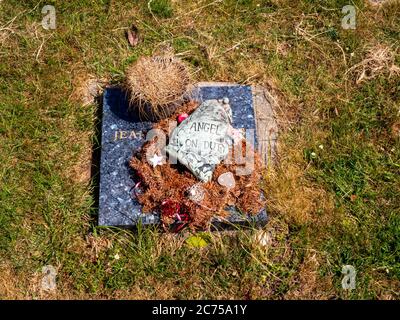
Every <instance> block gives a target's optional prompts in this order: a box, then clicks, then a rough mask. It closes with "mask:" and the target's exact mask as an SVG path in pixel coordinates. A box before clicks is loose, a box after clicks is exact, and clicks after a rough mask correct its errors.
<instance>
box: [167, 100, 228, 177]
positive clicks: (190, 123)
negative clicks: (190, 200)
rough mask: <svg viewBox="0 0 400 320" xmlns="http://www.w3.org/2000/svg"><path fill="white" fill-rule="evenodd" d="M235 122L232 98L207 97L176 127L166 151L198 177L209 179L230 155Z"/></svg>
mask: <svg viewBox="0 0 400 320" xmlns="http://www.w3.org/2000/svg"><path fill="white" fill-rule="evenodd" d="M231 123H232V110H231V108H230V106H229V99H228V98H224V99H222V100H220V101H218V100H206V101H204V102H203V103H202V104H201V105H200V106H199V107H198V108H197V109H196V110H195V111H194V112H193V113H192V114H191V115H190V116H189V117H188V118H187V119H186V120H184V121H183V122H182V123H181V124H180V125H179V126H178V127H176V128H175V129H174V131H173V132H172V134H171V138H170V143H169V145H168V146H167V147H166V150H167V152H168V153H169V155H170V157H171V156H172V157H173V158H176V159H177V160H178V161H179V162H180V163H182V164H183V165H185V166H186V167H187V168H188V169H190V171H192V172H193V174H194V175H195V176H196V177H197V178H199V179H200V180H201V181H203V182H208V181H210V180H211V178H212V174H213V171H214V169H215V166H216V165H217V164H219V163H220V162H221V161H222V160H224V159H225V158H226V156H227V155H228V152H229V145H230V141H231V138H230V136H229V132H230V130H229V129H230V128H231Z"/></svg>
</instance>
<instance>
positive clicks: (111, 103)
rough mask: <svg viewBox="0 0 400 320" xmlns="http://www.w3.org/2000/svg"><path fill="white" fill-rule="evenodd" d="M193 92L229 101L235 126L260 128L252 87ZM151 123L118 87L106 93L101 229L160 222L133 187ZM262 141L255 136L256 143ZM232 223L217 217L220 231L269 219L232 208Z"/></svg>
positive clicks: (200, 88) (203, 97)
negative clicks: (137, 156)
mask: <svg viewBox="0 0 400 320" xmlns="http://www.w3.org/2000/svg"><path fill="white" fill-rule="evenodd" d="M194 91H195V92H194V93H193V94H194V96H196V97H197V98H198V99H200V100H201V101H204V100H208V99H220V98H222V97H228V98H229V101H230V106H231V108H232V123H233V127H235V128H244V129H256V120H255V112H254V106H253V93H252V88H251V87H250V86H240V85H221V86H208V85H201V86H198V87H197V88H196V89H195V90H194ZM151 128H152V123H151V122H146V121H141V120H140V119H139V118H138V116H137V115H135V114H132V113H131V112H129V111H128V102H127V99H126V97H125V95H124V93H123V91H121V89H119V88H107V89H106V90H105V92H104V100H103V112H102V134H101V159H100V195H99V217H98V224H99V225H100V226H119V227H133V226H135V225H136V224H137V223H138V222H139V221H141V223H142V224H144V225H149V224H158V223H159V221H160V219H159V216H158V215H157V214H143V213H142V210H141V209H142V208H141V205H140V204H139V203H138V202H137V200H136V198H135V196H134V193H133V186H134V185H135V180H134V179H135V178H134V176H133V172H132V171H131V169H130V168H129V160H130V158H131V157H132V155H133V153H134V152H135V151H138V150H139V149H140V147H141V146H142V145H143V143H144V142H145V136H146V132H147V131H148V130H150V129H151ZM257 140H258V138H257V137H255V144H256V145H257ZM228 211H229V212H230V213H231V214H230V215H229V217H228V218H227V219H222V218H215V219H214V221H213V224H214V225H215V226H216V227H224V226H228V225H230V224H248V223H252V224H260V225H263V224H265V223H266V221H267V213H266V211H265V210H264V209H263V210H261V212H260V213H259V214H258V215H255V216H250V215H246V214H244V213H240V212H238V211H237V210H236V209H235V208H233V207H230V208H228Z"/></svg>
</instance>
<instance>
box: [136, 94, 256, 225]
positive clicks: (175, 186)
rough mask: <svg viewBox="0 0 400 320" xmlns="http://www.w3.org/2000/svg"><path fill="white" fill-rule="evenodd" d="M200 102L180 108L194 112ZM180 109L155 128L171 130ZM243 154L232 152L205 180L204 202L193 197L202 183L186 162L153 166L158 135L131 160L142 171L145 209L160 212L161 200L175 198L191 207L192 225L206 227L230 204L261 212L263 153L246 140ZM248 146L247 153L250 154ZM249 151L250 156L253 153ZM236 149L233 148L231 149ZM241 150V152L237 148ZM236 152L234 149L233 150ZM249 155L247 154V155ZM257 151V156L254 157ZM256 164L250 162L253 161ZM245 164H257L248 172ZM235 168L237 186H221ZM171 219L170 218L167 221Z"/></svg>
mask: <svg viewBox="0 0 400 320" xmlns="http://www.w3.org/2000/svg"><path fill="white" fill-rule="evenodd" d="M197 105H198V104H197V103H194V102H189V103H187V104H186V105H184V106H183V107H182V108H180V110H179V112H183V111H185V112H187V113H190V112H191V111H193V110H194V109H195V108H196V107H197ZM178 114H179V113H176V114H174V115H173V116H172V117H170V118H169V119H166V120H163V121H161V122H159V123H158V124H156V125H155V128H158V129H160V130H163V131H164V132H165V133H166V134H168V128H167V126H168V120H169V121H173V120H174V119H175V118H176V116H177V115H178ZM237 147H239V148H240V147H241V148H242V150H241V151H242V152H241V156H239V157H238V156H235V157H233V156H232V159H230V160H231V161H229V163H230V164H228V163H226V162H228V161H223V162H222V163H221V164H219V165H218V166H217V167H216V168H215V171H214V174H213V179H212V180H211V181H210V182H207V183H204V184H202V187H203V188H204V190H205V196H204V199H203V200H202V201H201V202H200V203H196V202H194V201H191V200H190V199H189V198H188V195H187V190H188V189H189V188H190V187H191V186H193V185H195V184H197V183H199V180H198V179H197V178H196V177H195V176H194V175H193V174H192V173H191V172H190V171H189V170H187V169H186V168H185V167H184V166H182V165H180V164H179V163H178V164H170V163H169V162H168V161H167V163H164V164H163V165H161V166H156V167H155V168H153V167H152V166H151V165H150V164H149V163H148V162H147V159H146V154H150V155H152V154H154V153H158V154H161V150H160V149H159V147H158V145H157V138H154V139H153V140H152V141H149V142H147V143H146V144H145V145H144V146H143V148H142V150H141V152H140V153H139V154H137V155H134V156H133V157H132V159H131V161H130V166H131V168H132V169H133V170H134V171H135V172H136V173H137V174H138V176H139V177H140V179H141V182H142V185H143V186H144V192H143V193H142V194H139V195H138V200H139V202H140V203H141V204H142V205H143V211H144V212H160V206H161V203H162V202H163V201H165V200H173V201H176V202H178V203H180V204H181V206H184V207H186V208H187V209H188V211H189V213H190V218H191V221H190V224H189V227H190V228H191V229H197V228H205V227H207V226H208V225H209V223H210V222H211V219H212V217H214V216H219V217H225V216H226V215H227V212H226V211H225V208H226V206H227V205H233V206H236V207H237V208H238V209H239V210H240V211H241V212H245V213H250V214H257V213H258V212H259V211H260V210H261V208H262V207H263V205H264V203H263V201H262V200H261V198H260V187H259V183H260V178H261V173H260V171H261V160H260V157H259V155H258V154H257V153H256V152H254V150H253V149H252V148H250V147H249V146H246V142H245V141H244V140H243V142H242V145H241V146H240V145H239V146H237ZM246 147H247V148H248V149H247V155H246V153H245V152H246ZM249 151H250V152H251V153H250V156H249ZM231 152H233V149H231ZM236 153H238V154H239V153H240V152H236ZM232 154H233V153H232ZM244 155H246V157H244ZM253 155H254V157H253ZM253 159H254V164H253V167H252V164H250V163H246V161H251V162H253ZM244 168H253V170H251V171H249V172H247V174H244V173H246V170H244ZM225 172H232V173H234V177H235V183H236V184H235V187H234V188H232V189H227V188H226V187H224V186H221V185H220V184H219V183H218V182H217V179H218V177H219V176H220V175H221V174H223V173H225ZM164 222H165V223H168V222H169V221H164Z"/></svg>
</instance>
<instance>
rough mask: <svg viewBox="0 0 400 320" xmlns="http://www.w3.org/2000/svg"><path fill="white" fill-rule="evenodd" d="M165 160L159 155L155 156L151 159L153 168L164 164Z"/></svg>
mask: <svg viewBox="0 0 400 320" xmlns="http://www.w3.org/2000/svg"><path fill="white" fill-rule="evenodd" d="M163 160H164V157H163V156H159V155H157V154H154V155H153V157H152V158H150V159H149V161H150V162H151V164H152V166H153V168H155V167H156V166H160V165H161V164H162V162H163Z"/></svg>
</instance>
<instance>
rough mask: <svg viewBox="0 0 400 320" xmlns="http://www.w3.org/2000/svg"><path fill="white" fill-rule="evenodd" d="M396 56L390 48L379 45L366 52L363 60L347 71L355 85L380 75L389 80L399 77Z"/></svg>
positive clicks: (399, 68) (399, 72)
mask: <svg viewBox="0 0 400 320" xmlns="http://www.w3.org/2000/svg"><path fill="white" fill-rule="evenodd" d="M395 57H396V54H395V52H394V51H393V49H392V48H390V47H388V46H385V45H382V44H379V45H376V46H374V47H370V48H368V50H367V53H366V56H365V58H364V59H363V60H362V61H361V62H359V63H357V64H356V65H354V66H352V67H351V68H350V69H349V70H347V72H346V74H348V73H350V74H354V75H355V77H356V84H360V83H362V82H365V81H369V80H372V79H374V78H376V77H378V76H380V75H386V76H388V77H389V78H390V77H392V76H394V77H398V76H400V67H399V66H397V65H396V64H395Z"/></svg>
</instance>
